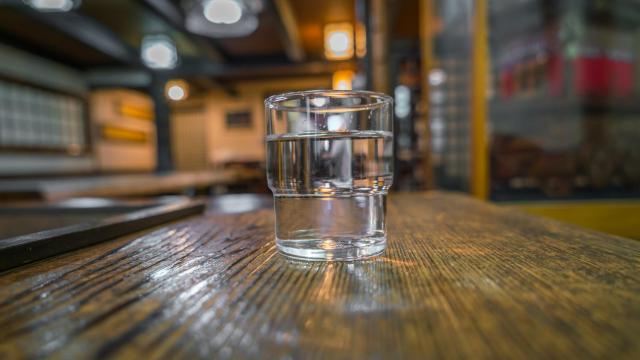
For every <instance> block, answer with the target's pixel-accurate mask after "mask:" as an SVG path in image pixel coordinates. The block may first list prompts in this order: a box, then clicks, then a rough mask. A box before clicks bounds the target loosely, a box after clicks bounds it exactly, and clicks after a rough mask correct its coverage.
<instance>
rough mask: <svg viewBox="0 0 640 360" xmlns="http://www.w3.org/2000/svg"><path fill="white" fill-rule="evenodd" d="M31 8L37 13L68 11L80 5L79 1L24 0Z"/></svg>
mask: <svg viewBox="0 0 640 360" xmlns="http://www.w3.org/2000/svg"><path fill="white" fill-rule="evenodd" d="M24 2H25V3H26V4H27V5H29V6H31V7H32V8H34V9H36V10H39V11H51V12H54V11H61V12H62V11H69V10H71V9H73V8H74V7H77V6H78V5H80V0H75V1H73V0H24Z"/></svg>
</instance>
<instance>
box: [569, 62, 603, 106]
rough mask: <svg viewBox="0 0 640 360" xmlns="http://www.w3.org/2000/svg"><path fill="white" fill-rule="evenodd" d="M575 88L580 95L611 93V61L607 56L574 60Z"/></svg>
mask: <svg viewBox="0 0 640 360" xmlns="http://www.w3.org/2000/svg"><path fill="white" fill-rule="evenodd" d="M573 65H574V67H573V68H574V71H575V77H574V79H575V90H576V93H577V94H578V95H580V96H603V97H606V96H608V95H609V79H610V69H611V66H610V61H609V59H608V58H607V57H605V56H595V57H579V58H577V59H576V60H574V64H573Z"/></svg>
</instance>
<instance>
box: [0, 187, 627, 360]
mask: <svg viewBox="0 0 640 360" xmlns="http://www.w3.org/2000/svg"><path fill="white" fill-rule="evenodd" d="M388 211H389V217H388V231H389V248H388V249H387V251H386V253H385V254H384V255H383V256H381V257H378V258H375V259H372V260H368V261H362V262H351V263H321V262H314V263H308V262H300V261H292V260H287V259H285V258H283V257H282V256H280V255H278V254H277V253H276V250H275V247H274V240H273V213H272V211H271V210H260V211H256V212H249V213H243V214H233V215H213V214H210V215H206V216H202V217H197V218H192V219H189V220H185V221H181V222H178V223H173V224H170V225H167V226H165V227H162V228H159V229H156V230H155V231H152V232H148V233H145V234H140V235H137V236H134V237H128V238H121V239H117V240H114V241H112V242H108V243H103V244H99V245H97V246H95V247H91V248H85V249H82V250H79V251H76V252H74V253H70V254H67V255H64V256H60V257H57V258H53V259H49V260H45V261H42V262H39V263H35V264H32V265H29V266H25V267H22V268H18V269H14V270H11V271H9V272H5V273H3V274H2V275H0V354H1V356H2V357H5V358H21V357H40V356H52V357H62V358H72V357H109V356H110V357H114V358H115V357H118V358H119V357H130V358H140V357H144V358H149V359H155V358H216V357H224V358H246V357H254V358H257V357H260V358H270V359H273V358H283V357H287V358H306V357H314V358H331V359H333V358H345V359H347V358H349V359H351V358H381V359H385V358H432V357H438V358H490V359H496V358H611V359H617V358H638V357H639V356H640V342H638V341H637V334H638V333H640V278H639V277H638V276H637V275H638V271H639V270H640V243H638V242H635V241H632V240H628V239H623V238H618V237H611V236H606V235H603V234H600V233H595V232H590V231H583V230H580V229H578V228H574V227H568V226H564V225H562V224H559V223H556V222H554V221H550V220H545V219H539V218H532V217H530V216H528V215H525V214H522V213H519V212H516V211H513V210H511V209H503V208H499V207H496V206H492V205H488V204H485V203H481V202H477V201H474V200H471V199H469V198H467V197H463V196H459V195H447V194H439V193H427V194H393V195H392V196H391V197H390V199H389V202H388Z"/></svg>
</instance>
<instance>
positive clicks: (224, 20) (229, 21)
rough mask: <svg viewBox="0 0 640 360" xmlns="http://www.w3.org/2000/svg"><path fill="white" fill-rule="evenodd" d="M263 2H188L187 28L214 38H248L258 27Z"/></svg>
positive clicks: (238, 0) (243, 0)
mask: <svg viewBox="0 0 640 360" xmlns="http://www.w3.org/2000/svg"><path fill="white" fill-rule="evenodd" d="M262 3H263V0H192V1H184V2H183V7H184V12H185V27H186V28H187V30H189V31H190V32H192V33H195V34H198V35H203V36H210V37H213V38H233V37H241V36H247V35H249V34H251V33H253V32H254V31H255V30H256V29H257V28H258V16H257V15H258V14H259V13H260V12H261V11H262V8H263V4H262Z"/></svg>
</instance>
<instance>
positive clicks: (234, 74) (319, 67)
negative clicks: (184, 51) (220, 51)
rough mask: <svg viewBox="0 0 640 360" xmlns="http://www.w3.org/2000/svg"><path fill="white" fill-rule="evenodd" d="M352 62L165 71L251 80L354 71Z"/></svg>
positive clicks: (191, 63)
mask: <svg viewBox="0 0 640 360" xmlns="http://www.w3.org/2000/svg"><path fill="white" fill-rule="evenodd" d="M355 68H356V65H355V63H354V62H353V61H331V62H329V61H313V62H306V63H297V64H268V65H222V64H214V63H211V62H208V61H199V60H197V61H196V60H189V59H185V61H184V62H183V63H182V64H181V66H179V67H178V68H176V69H173V70H167V73H169V74H170V76H173V77H189V76H198V75H205V76H210V77H213V78H214V79H216V80H217V81H218V80H221V79H225V80H241V79H253V78H268V77H283V76H307V75H310V76H313V75H327V74H333V73H334V72H335V71H338V70H354V69H355Z"/></svg>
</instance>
